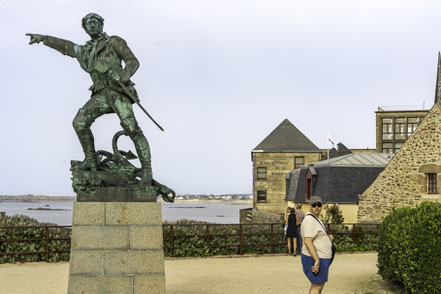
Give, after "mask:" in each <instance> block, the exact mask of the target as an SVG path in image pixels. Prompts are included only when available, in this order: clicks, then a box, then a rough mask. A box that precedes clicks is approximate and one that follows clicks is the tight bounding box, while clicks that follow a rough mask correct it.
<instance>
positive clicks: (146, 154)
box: [109, 91, 153, 186]
mask: <svg viewBox="0 0 441 294" xmlns="http://www.w3.org/2000/svg"><path fill="white" fill-rule="evenodd" d="M109 92H111V93H110V95H112V96H113V97H112V101H113V104H112V108H113V110H114V111H115V113H116V114H117V115H118V117H119V119H120V120H121V126H122V128H123V129H124V131H125V132H126V134H127V135H128V136H129V137H130V139H131V140H132V141H133V144H134V145H135V148H136V153H137V154H138V158H139V161H140V162H141V170H142V174H141V184H143V185H148V186H150V185H151V183H152V179H153V175H152V165H151V157H150V147H149V143H148V141H147V139H146V137H145V136H144V134H143V132H142V130H141V128H140V127H139V126H138V122H137V121H136V119H135V114H134V113H133V108H132V104H130V102H129V101H128V100H127V99H128V98H127V97H125V96H123V95H121V94H119V93H117V92H115V91H109Z"/></svg>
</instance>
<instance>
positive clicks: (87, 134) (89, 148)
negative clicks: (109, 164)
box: [77, 130, 98, 171]
mask: <svg viewBox="0 0 441 294" xmlns="http://www.w3.org/2000/svg"><path fill="white" fill-rule="evenodd" d="M77 135H78V139H79V140H80V143H81V147H83V152H84V157H85V158H84V161H83V162H81V163H80V165H79V168H80V169H82V170H91V171H97V170H98V156H97V154H96V152H95V144H94V139H93V135H92V132H91V131H90V130H83V131H81V132H77Z"/></svg>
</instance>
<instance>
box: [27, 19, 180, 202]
mask: <svg viewBox="0 0 441 294" xmlns="http://www.w3.org/2000/svg"><path fill="white" fill-rule="evenodd" d="M103 26H104V19H103V18H102V17H101V16H100V15H98V14H95V13H89V14H87V15H86V16H85V17H84V18H83V19H82V27H83V29H84V30H85V31H86V33H87V34H88V35H89V36H90V37H91V40H89V41H87V42H86V43H85V44H84V45H77V44H75V43H73V42H71V41H68V40H63V39H59V38H56V37H52V36H45V35H39V34H26V35H27V36H29V37H30V42H29V44H31V45H32V44H35V43H40V42H43V44H44V45H46V46H48V47H50V48H53V49H55V50H57V51H59V52H61V53H62V54H64V55H68V56H70V57H73V58H76V59H77V60H78V61H79V63H80V66H81V68H82V69H84V70H85V71H86V72H88V73H89V74H90V77H91V78H92V81H93V84H92V86H91V87H90V89H89V90H91V91H92V95H91V98H90V100H89V101H88V102H87V103H86V104H85V105H84V106H83V107H82V108H80V109H79V111H78V113H77V115H76V116H75V118H74V120H73V127H74V129H75V132H76V134H77V136H78V139H79V141H80V143H81V146H82V149H83V152H84V155H85V159H84V161H82V162H72V170H73V171H74V178H73V180H74V190H75V189H83V190H84V189H85V188H84V187H82V186H84V185H85V184H84V183H86V182H88V183H89V182H96V181H97V180H96V177H99V178H100V183H99V186H101V187H102V186H106V185H108V186H109V183H108V182H109V181H111V180H109V179H108V178H109V175H110V174H111V176H110V178H112V179H114V180H116V179H117V178H118V177H119V178H121V177H123V176H128V178H130V179H128V180H127V181H126V182H124V181H123V183H125V184H126V185H133V184H134V183H136V181H135V180H134V178H133V177H134V176H135V177H138V178H140V180H139V183H140V184H141V185H142V186H145V187H149V186H152V185H153V186H155V185H156V184H157V185H160V184H159V183H157V182H155V181H154V180H153V178H152V168H151V156H150V148H149V144H148V142H147V139H146V137H145V136H144V134H143V132H142V130H141V128H140V127H139V126H138V123H137V121H136V119H135V115H134V113H133V108H132V104H133V103H134V102H136V103H138V101H137V100H138V94H137V92H136V90H135V88H134V85H135V84H134V83H133V82H132V81H131V80H130V78H131V77H132V76H133V74H134V73H135V72H136V70H137V69H138V67H139V62H138V60H137V58H136V57H135V55H134V54H133V52H132V51H131V50H130V48H129V47H128V46H127V43H126V41H124V40H123V39H122V38H120V37H118V36H108V35H107V34H106V33H105V32H103ZM122 61H124V64H125V65H124V67H123V66H122ZM143 110H144V109H143ZM144 111H145V110H144ZM106 113H116V114H117V115H118V117H119V119H120V121H121V126H122V128H123V129H124V134H126V135H128V136H129V137H130V139H131V140H132V141H133V143H134V145H135V148H136V152H137V154H138V157H139V161H140V162H141V168H140V169H136V168H134V167H133V166H132V168H129V169H127V166H128V165H127V164H126V165H122V166H121V165H120V166H119V170H122V172H121V173H120V174H118V173H117V174H115V170H117V169H118V166H116V165H117V164H115V162H116V163H118V162H123V161H124V160H125V161H127V160H129V159H132V158H133V154H130V156H127V155H129V154H128V153H124V154H123V155H121V154H122V153H123V152H117V153H118V154H115V155H116V156H117V157H118V156H119V157H118V158H119V159H120V160H119V161H118V160H116V161H115V160H113V161H112V160H111V159H110V157H112V156H110V155H109V154H107V153H106V154H107V155H108V156H107V157H108V158H107V160H103V161H100V159H101V157H102V155H103V154H99V152H98V153H97V152H96V151H95V146H94V137H93V135H92V132H91V130H90V127H91V125H92V123H93V122H94V121H95V120H96V119H97V118H98V117H100V116H102V115H103V114H106ZM155 123H156V122H155ZM158 127H160V126H159V125H158ZM160 128H161V127H160ZM161 130H162V128H161ZM120 135H121V134H119V135H118V137H119V136H120ZM114 141H115V140H114ZM114 145H116V141H115V142H114ZM116 150H117V148H116ZM114 151H115V146H114ZM101 153H102V152H101ZM135 158H136V157H135ZM110 161H111V162H113V163H112V164H110ZM106 167H107V171H109V170H111V171H112V172H111V173H107V174H105V175H104V174H102V173H101V174H100V173H99V171H100V170H101V171H104V170H106ZM127 170H130V172H131V174H129V175H128V174H127ZM75 171H77V172H79V173H77V174H75ZM76 177H79V178H84V180H80V181H78V179H76ZM90 177H95V178H94V179H93V180H90V179H89V180H86V178H90ZM76 180H77V186H75V181H76ZM119 181H120V179H118V180H117V182H119ZM78 182H80V184H78ZM97 185H98V184H96V183H95V186H97ZM115 185H116V186H118V185H121V184H115ZM110 186H112V183H110ZM161 186H162V187H165V186H163V185H161ZM78 187H81V188H78ZM95 188H96V187H95ZM95 190H96V189H95ZM170 191H172V190H170ZM172 194H174V192H173V193H172ZM163 196H164V195H163Z"/></svg>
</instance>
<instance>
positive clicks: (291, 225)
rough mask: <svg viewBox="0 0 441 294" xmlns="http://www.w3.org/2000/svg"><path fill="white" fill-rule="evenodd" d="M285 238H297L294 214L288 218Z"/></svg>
mask: <svg viewBox="0 0 441 294" xmlns="http://www.w3.org/2000/svg"><path fill="white" fill-rule="evenodd" d="M286 236H287V237H290V238H295V237H297V223H296V214H295V213H293V214H290V215H289V216H288V229H287V230H286Z"/></svg>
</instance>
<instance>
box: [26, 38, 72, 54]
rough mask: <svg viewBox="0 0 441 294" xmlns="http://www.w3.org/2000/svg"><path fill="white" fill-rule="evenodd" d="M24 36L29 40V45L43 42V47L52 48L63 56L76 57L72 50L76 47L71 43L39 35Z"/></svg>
mask: <svg viewBox="0 0 441 294" xmlns="http://www.w3.org/2000/svg"><path fill="white" fill-rule="evenodd" d="M26 36H29V37H30V38H31V39H30V41H29V45H32V44H35V43H37V44H38V43H40V42H43V44H44V45H46V46H48V47H50V48H53V49H55V50H57V51H59V52H61V53H62V54H64V55H68V56H70V57H76V54H75V49H74V48H75V46H77V45H76V44H74V43H73V42H71V41H68V40H63V39H59V38H55V37H51V36H45V35H39V34H26Z"/></svg>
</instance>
